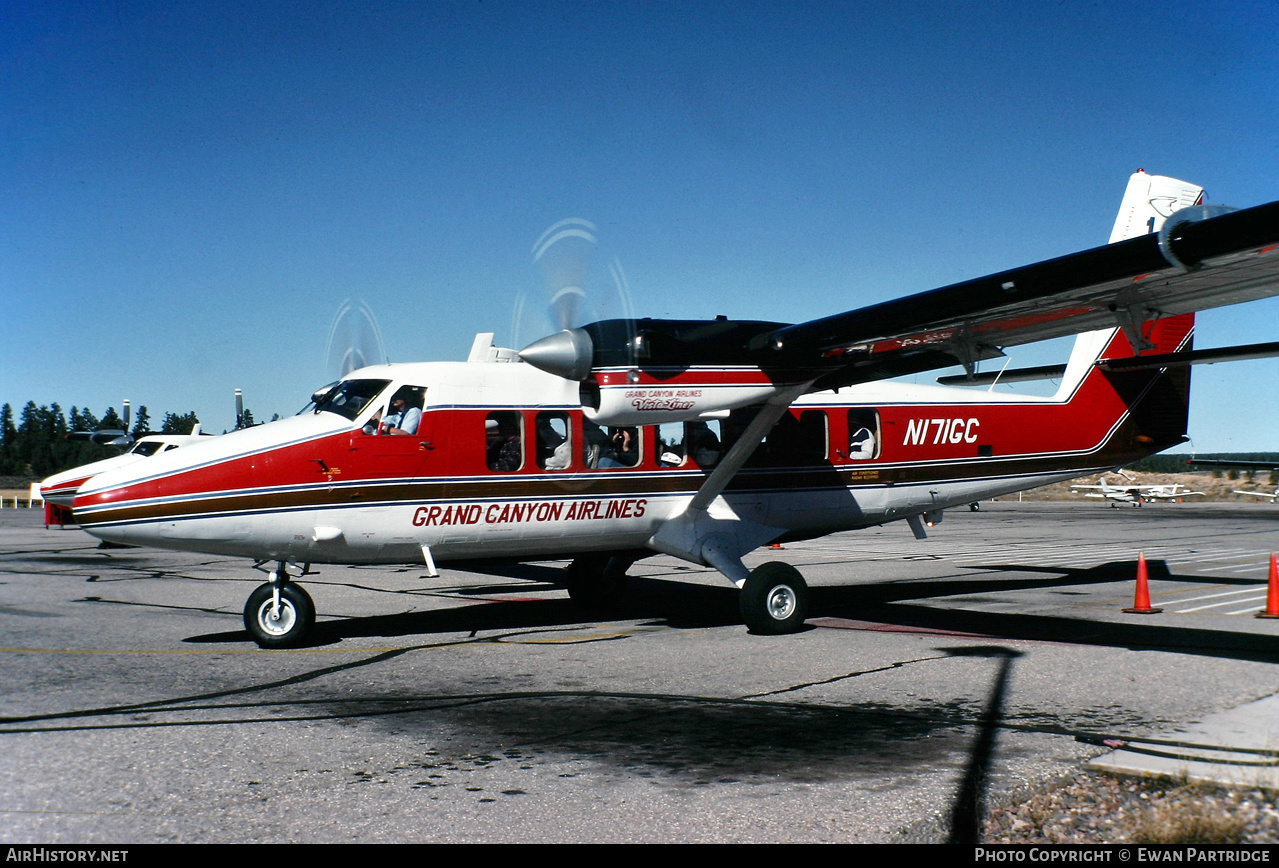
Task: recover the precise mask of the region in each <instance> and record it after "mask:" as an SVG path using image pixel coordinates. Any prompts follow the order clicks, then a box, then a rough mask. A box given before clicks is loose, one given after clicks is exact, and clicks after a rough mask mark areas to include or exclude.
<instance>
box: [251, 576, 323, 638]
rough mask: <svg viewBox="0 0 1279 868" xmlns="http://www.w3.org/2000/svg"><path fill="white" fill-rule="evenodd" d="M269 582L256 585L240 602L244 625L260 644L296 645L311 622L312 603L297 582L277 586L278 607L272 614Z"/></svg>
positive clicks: (305, 633) (309, 627)
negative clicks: (244, 601) (242, 609)
mask: <svg viewBox="0 0 1279 868" xmlns="http://www.w3.org/2000/svg"><path fill="white" fill-rule="evenodd" d="M273 608H274V605H273V594H272V587H271V583H270V582H268V583H267V584H265V585H259V586H258V588H257V589H256V590H255V591H254V592H253V593H252V594H249V602H248V603H246V604H245V605H244V629H246V630H248V631H249V635H250V636H252V637H253V641H254V642H257V643H258V644H259V645H261V646H262V647H263V648H290V647H293V646H294V645H298V644H300V643H301V642H302V640H303V639H305V638H306V636H307V634H308V633H310V632H311V628H312V627H314V626H315V603H313V602H311V595H310V594H308V593H307V592H306V591H305V590H303V589H302V588H301V587H299V586H298V585H294V584H288V585H285V586H284V587H282V588H280V611H279V612H278V613H277V614H276V615H275V617H272V612H271V610H272V609H273Z"/></svg>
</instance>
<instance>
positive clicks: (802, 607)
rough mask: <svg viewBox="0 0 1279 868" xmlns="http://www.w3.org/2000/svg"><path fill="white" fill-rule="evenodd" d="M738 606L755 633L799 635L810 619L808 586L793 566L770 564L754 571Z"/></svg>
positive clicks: (743, 590)
mask: <svg viewBox="0 0 1279 868" xmlns="http://www.w3.org/2000/svg"><path fill="white" fill-rule="evenodd" d="M739 602H740V604H741V609H742V620H743V621H745V622H746V626H747V627H749V628H750V631H751V632H752V633H762V634H765V635H770V636H777V635H781V634H783V633H798V632H799V631H800V630H802V629H803V627H804V619H805V618H806V617H807V616H808V585H807V584H805V582H804V577H803V576H801V575H800V574H799V570H797V569H795V568H794V567H792V566H791V565H790V564H784V563H781V562H780V561H769V562H768V563H766V564H761V565H759V566H758V567H756V568H755V569H753V570H751V574H750V575H749V576H747V578H746V584H744V585H743V586H742V591H741V596H740V598H739Z"/></svg>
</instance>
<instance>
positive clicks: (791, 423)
mask: <svg viewBox="0 0 1279 868" xmlns="http://www.w3.org/2000/svg"><path fill="white" fill-rule="evenodd" d="M757 413H758V411H757V410H754V409H748V410H735V411H734V412H733V416H732V417H731V418H730V421H732V422H733V423H734V430H735V431H736V436H737V437H740V436H741V434H742V433H743V432H745V430H746V426H747V425H748V424H750V422H751V420H752V419H754V418H755V416H756V414H757ZM739 416H740V418H737V417H739ZM734 439H736V437H735V438H734ZM826 440H827V438H826V413H825V411H823V410H803V411H801V412H800V413H799V414H798V415H796V414H795V413H793V412H791V411H790V410H787V411H786V412H785V413H783V414H782V415H781V417H780V418H779V419H778V420H777V421H776V422H774V423H773V427H772V428H770V429H769V430H768V433H767V434H766V435H764V439H763V441H762V442H761V443H760V444H759V446H757V447H755V452H754V453H753V454H752V455H751V457H750V458H749V459H748V460H747V465H748V466H752V467H799V466H802V465H806V464H814V463H817V462H820V461H825V460H826V450H827V442H826Z"/></svg>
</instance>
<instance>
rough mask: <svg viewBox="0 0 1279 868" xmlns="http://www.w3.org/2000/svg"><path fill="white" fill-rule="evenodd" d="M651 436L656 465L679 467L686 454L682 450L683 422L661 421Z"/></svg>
mask: <svg viewBox="0 0 1279 868" xmlns="http://www.w3.org/2000/svg"><path fill="white" fill-rule="evenodd" d="M656 431H657V436H656V437H654V438H653V457H654V458H655V459H656V460H657V466H658V467H679V466H680V465H682V464H683V463H684V462H685V461H686V460H688V455H687V453H686V452H685V451H684V423H683V422H663V423H662V424H661V425H658V426H657V429H656Z"/></svg>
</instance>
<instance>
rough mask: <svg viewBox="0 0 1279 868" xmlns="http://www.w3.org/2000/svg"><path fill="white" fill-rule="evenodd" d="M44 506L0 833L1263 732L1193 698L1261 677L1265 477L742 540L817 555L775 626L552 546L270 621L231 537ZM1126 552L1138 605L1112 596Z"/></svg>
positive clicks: (23, 524)
mask: <svg viewBox="0 0 1279 868" xmlns="http://www.w3.org/2000/svg"><path fill="white" fill-rule="evenodd" d="M40 521H41V519H40V512H39V510H25V509H17V510H15V509H4V510H0V631H3V632H2V633H0V646H3V647H2V648H0V654H3V667H2V668H0V687H2V688H3V689H2V690H0V695H2V697H3V698H2V699H0V818H2V821H0V841H3V842H5V843H24V842H38V843H102V844H106V843H149V842H206V841H212V842H222V841H238V842H281V841H299V842H320V841H324V842H327V841H334V842H363V841H441V842H445V841H449V842H465V841H494V842H497V841H503V842H505V841H511V842H525V841H527V842H534V841H544V842H561V841H589V842H632V841H633V842H676V841H689V842H697V841H706V842H711V841H714V842H823V841H824V842H885V841H887V842H892V841H937V840H947V839H948V838H950V837H951V836H954V838H955V839H957V840H966V839H970V838H965V836H971V835H972V829H973V828H975V825H976V823H977V822H978V821H979V819H980V816H981V814H982V811H983V810H984V808H985V807H986V806H989V805H990V804H993V803H996V802H999V801H1003V800H1007V799H1010V798H1014V797H1016V796H1018V795H1020V794H1023V793H1024V792H1025V791H1026V790H1027V789H1028V788H1032V787H1036V786H1039V785H1042V784H1044V783H1045V782H1047V781H1050V780H1052V779H1053V778H1055V777H1057V776H1060V775H1064V774H1068V773H1070V772H1073V771H1075V770H1077V769H1078V768H1079V767H1080V766H1081V765H1082V764H1084V763H1086V762H1087V761H1089V760H1091V759H1093V758H1095V757H1098V756H1099V755H1102V754H1105V753H1107V751H1108V749H1107V747H1106V746H1105V743H1106V742H1107V740H1109V741H1110V742H1111V743H1115V742H1124V743H1126V744H1127V745H1128V746H1130V747H1132V746H1135V747H1137V748H1140V747H1141V746H1142V745H1150V744H1154V743H1158V745H1159V748H1158V749H1159V750H1160V751H1161V752H1162V753H1164V754H1171V755H1172V756H1173V757H1174V758H1175V757H1176V756H1177V755H1178V752H1179V751H1183V750H1185V749H1186V748H1185V747H1184V744H1183V743H1185V742H1188V741H1192V740H1194V739H1192V738H1191V737H1190V736H1186V737H1183V738H1181V739H1178V738H1169V737H1168V734H1169V733H1176V732H1178V731H1181V732H1185V733H1197V735H1196V736H1195V738H1199V739H1201V740H1202V739H1207V738H1211V739H1217V740H1218V741H1221V742H1223V743H1221V744H1217V745H1214V746H1217V747H1243V748H1245V751H1244V754H1243V756H1244V757H1245V760H1244V762H1245V764H1246V763H1247V762H1249V761H1250V759H1249V758H1252V759H1255V761H1256V763H1255V765H1256V769H1257V774H1258V775H1259V776H1260V775H1262V774H1264V773H1265V771H1264V770H1265V769H1266V768H1268V767H1269V764H1271V763H1272V762H1273V760H1274V756H1273V748H1274V747H1275V745H1274V744H1270V745H1262V746H1261V747H1260V748H1257V747H1256V746H1255V745H1253V746H1251V747H1249V746H1248V745H1245V744H1244V743H1243V742H1244V741H1246V740H1247V738H1248V735H1247V733H1245V732H1243V731H1242V730H1240V729H1239V728H1238V727H1235V728H1231V727H1229V726H1226V727H1214V726H1212V724H1213V722H1214V721H1219V720H1220V719H1221V717H1220V716H1221V715H1223V714H1226V713H1228V712H1229V711H1230V710H1231V709H1241V708H1245V707H1253V708H1258V707H1263V706H1250V704H1251V703H1255V702H1257V701H1258V700H1263V699H1264V698H1265V697H1269V696H1272V695H1274V694H1277V693H1279V668H1277V667H1276V663H1277V662H1279V641H1277V639H1279V621H1276V620H1262V619H1257V618H1254V617H1252V613H1253V612H1255V611H1257V610H1258V609H1259V608H1261V607H1262V606H1263V605H1264V604H1265V592H1266V579H1267V572H1266V569H1267V559H1268V557H1269V553H1270V552H1271V551H1274V550H1276V549H1279V509H1277V508H1275V507H1271V506H1267V505H1253V504H1246V505H1235V504H1203V505H1195V504H1180V505H1178V504H1151V505H1147V506H1145V507H1142V508H1140V509H1134V508H1131V507H1127V506H1124V507H1120V508H1118V509H1109V508H1107V507H1106V506H1105V505H1102V504H1098V503H1095V502H1088V503H1084V502H1078V503H1030V502H1027V503H1016V502H1005V503H995V504H984V505H983V509H982V511H981V512H976V513H970V512H967V511H962V512H957V511H952V512H949V513H947V515H946V520H945V521H944V522H943V523H942V524H941V525H940V526H938V527H936V528H934V529H933V530H932V531H931V532H930V533H931V536H930V539H928V540H926V541H923V542H919V541H916V540H914V539H913V538H912V536H911V534H910V531H909V529H908V528H907V527H906V526H905V525H904V524H903V523H900V522H899V523H897V524H893V525H888V526H885V527H883V528H877V529H873V530H869V531H861V532H856V533H849V534H840V535H837V536H832V537H827V538H824V539H820V540H814V541H810V542H806V543H797V544H788V545H787V546H786V548H785V549H783V550H780V551H774V550H763V551H760V552H757V553H755V554H754V555H753V556H751V557H750V558H749V559H748V564H749V565H751V566H753V565H755V564H758V563H761V562H763V561H765V560H785V561H787V562H790V563H792V564H794V565H795V566H797V567H799V568H800V569H801V571H802V572H803V573H804V575H805V576H806V577H807V579H808V580H809V583H810V585H812V586H813V589H814V592H813V604H812V610H811V612H810V620H809V629H807V630H806V631H805V632H803V633H800V634H798V635H793V636H780V637H763V636H753V635H749V634H748V633H747V632H746V630H745V628H744V627H742V626H741V624H740V621H739V616H738V613H737V599H736V591H735V590H734V589H733V588H732V587H731V586H730V585H728V584H727V583H726V582H725V581H724V580H723V579H722V578H720V577H719V575H718V574H717V573H714V572H711V571H708V570H704V569H700V568H696V567H692V566H690V565H688V564H684V563H681V562H679V561H676V560H673V559H669V558H665V557H660V558H653V559H651V560H647V561H643V562H641V563H639V564H637V565H636V566H635V567H634V568H632V571H631V575H632V577H633V578H632V579H631V582H630V589H629V595H628V598H627V600H626V602H625V603H624V604H623V605H622V606H621V607H620V608H619V609H618V610H617V611H616V612H613V613H609V614H608V615H604V616H601V615H598V614H596V615H589V614H584V613H582V612H581V611H579V610H578V609H577V608H575V607H574V605H573V604H572V603H570V601H569V600H568V598H567V595H566V594H565V592H564V591H563V590H562V589H560V588H559V587H557V586H556V585H555V584H554V581H555V580H556V576H557V574H558V569H557V568H558V567H559V566H562V564H556V563H543V564H532V565H525V566H519V567H515V566H513V567H511V568H510V569H509V570H507V571H506V574H505V575H481V574H478V573H469V572H460V571H453V570H447V569H445V570H444V575H443V577H441V578H439V579H429V578H427V577H426V576H425V570H424V569H423V568H422V567H401V568H350V567H320V568H319V570H320V572H319V573H318V574H317V575H315V576H310V577H307V579H305V580H304V584H305V585H306V587H307V588H308V590H309V591H310V592H311V595H312V597H313V598H314V599H315V602H316V606H317V609H318V611H319V612H320V627H321V629H320V630H319V635H318V639H317V642H316V644H315V645H314V646H312V647H308V648H304V649H300V650H296V651H273V652H268V651H262V650H259V649H258V648H257V647H256V646H255V645H253V644H252V642H250V641H249V639H248V636H247V634H246V633H245V632H244V630H243V625H242V620H241V618H242V615H241V609H242V607H243V605H244V601H245V599H246V598H247V597H248V595H249V592H250V591H251V590H252V589H253V588H254V587H255V586H256V585H257V584H260V583H261V582H262V581H263V580H264V576H263V575H262V574H261V573H256V572H255V571H254V570H252V569H251V564H249V563H248V562H246V561H242V560H231V559H226V558H215V557H208V556H201V555H185V554H177V553H172V552H159V551H150V550H143V549H99V548H97V546H96V541H95V540H94V539H93V538H91V537H89V536H88V535H87V534H84V533H82V532H81V531H79V530H76V529H72V528H69V529H67V530H57V529H51V530H45V528H44V527H43V525H42V524H41V523H40ZM1139 551H1144V552H1145V556H1146V558H1147V559H1148V565H1149V573H1150V591H1151V596H1152V603H1153V605H1154V606H1157V607H1162V608H1163V612H1162V613H1160V614H1156V615H1134V614H1126V613H1124V612H1123V611H1122V609H1123V608H1124V607H1127V606H1131V605H1132V603H1133V595H1134V578H1135V574H1136V573H1135V560H1136V558H1137V554H1138V552H1139ZM1201 722H1206V723H1204V724H1203V728H1200V729H1198V730H1196V729H1194V727H1196V726H1199V725H1200V724H1201ZM1145 739H1153V740H1155V742H1148V741H1143V740H1145ZM1231 740H1234V741H1237V742H1239V743H1238V744H1231V743H1226V742H1231ZM1179 744H1181V745H1183V746H1181V747H1179V746H1178V745H1179Z"/></svg>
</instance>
